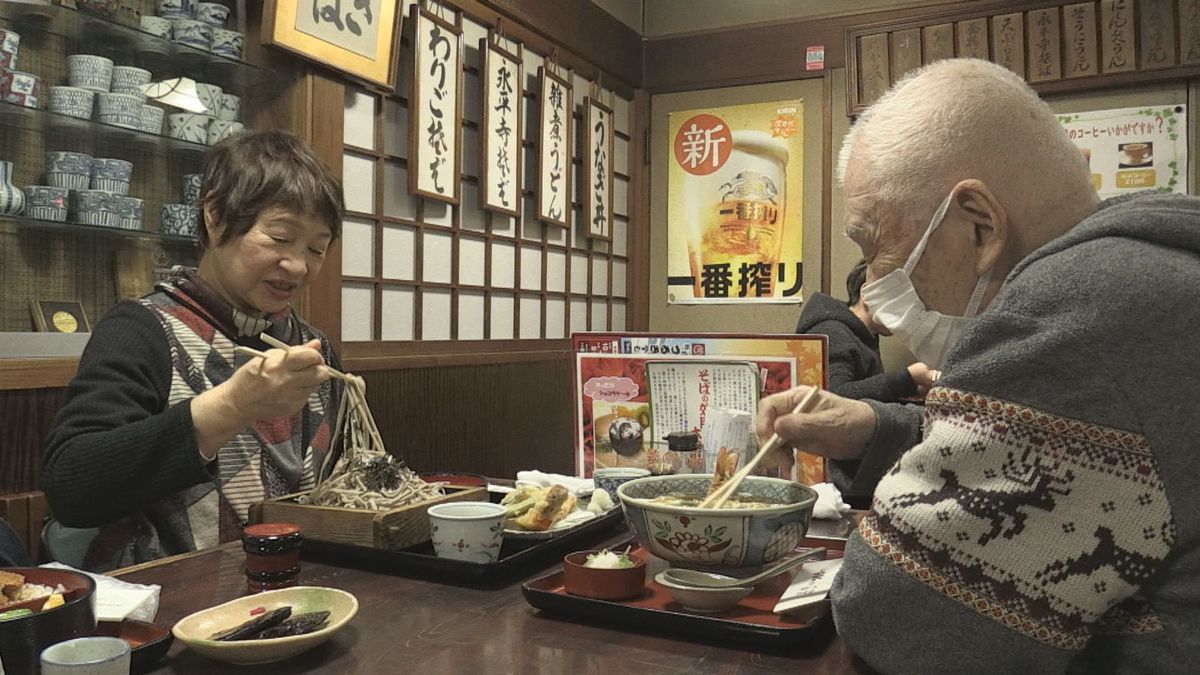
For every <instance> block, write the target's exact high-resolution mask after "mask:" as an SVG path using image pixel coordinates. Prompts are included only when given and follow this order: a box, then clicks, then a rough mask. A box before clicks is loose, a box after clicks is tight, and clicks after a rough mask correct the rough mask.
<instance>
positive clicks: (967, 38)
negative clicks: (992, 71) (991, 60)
mask: <svg viewBox="0 0 1200 675" xmlns="http://www.w3.org/2000/svg"><path fill="white" fill-rule="evenodd" d="M955 29H956V35H955V39H956V41H957V46H958V51H957V52H956V53H957V54H958V55H959V56H962V57H964V58H971V59H983V60H984V61H986V60H988V44H989V42H988V20H987V17H980V18H978V19H968V20H966V21H959V22H958V24H957V25H956V26H955Z"/></svg>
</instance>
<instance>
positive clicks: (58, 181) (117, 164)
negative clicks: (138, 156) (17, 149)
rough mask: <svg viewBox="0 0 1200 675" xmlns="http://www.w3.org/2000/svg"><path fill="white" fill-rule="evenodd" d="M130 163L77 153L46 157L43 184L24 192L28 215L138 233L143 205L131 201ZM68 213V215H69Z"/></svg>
mask: <svg viewBox="0 0 1200 675" xmlns="http://www.w3.org/2000/svg"><path fill="white" fill-rule="evenodd" d="M132 176H133V163H132V162H128V161H125V160H123V159H110V158H107V157H91V156H90V155H85V154H83V153H79V152H48V153H46V182H47V183H49V185H32V186H30V187H28V188H26V189H25V193H26V197H27V199H28V204H27V207H26V208H27V213H28V215H29V216H30V217H33V218H40V219H42V220H57V221H63V220H66V219H67V216H68V215H70V216H71V217H72V218H73V219H74V220H75V221H76V222H79V223H82V224H84V225H97V226H100V227H120V228H125V229H129V230H138V229H141V227H142V213H143V210H144V208H145V204H144V203H143V201H142V200H141V199H138V198H136V197H130V196H128V194H129V183H130V179H131V178H132ZM68 209H69V211H70V213H69V214H68Z"/></svg>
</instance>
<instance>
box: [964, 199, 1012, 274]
mask: <svg viewBox="0 0 1200 675" xmlns="http://www.w3.org/2000/svg"><path fill="white" fill-rule="evenodd" d="M951 202H952V205H953V206H954V207H955V208H957V209H958V211H959V216H960V217H961V218H965V219H966V220H968V221H969V222H970V223H971V225H972V234H971V241H972V244H973V247H974V249H975V274H976V275H978V276H983V274H984V273H986V272H987V271H988V270H990V269H992V268H994V267H996V265H997V264H998V263H999V262H1000V257H1001V256H1002V255H1003V254H1004V250H1005V248H1006V247H1007V245H1008V240H1009V237H1010V236H1011V235H1012V227H1011V226H1012V224H1011V223H1010V222H1009V220H1008V212H1007V211H1005V210H1004V207H1003V206H1002V205H1001V204H1000V201H999V200H997V199H996V195H995V194H993V193H992V191H991V189H989V188H988V186H987V184H986V183H984V182H983V181H981V180H977V179H974V178H968V179H967V180H963V181H959V183H958V184H957V185H955V186H954V197H953V198H952V200H951Z"/></svg>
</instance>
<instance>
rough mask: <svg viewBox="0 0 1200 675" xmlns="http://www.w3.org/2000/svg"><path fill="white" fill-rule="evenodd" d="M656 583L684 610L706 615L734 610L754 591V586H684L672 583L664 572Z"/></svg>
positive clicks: (657, 577) (660, 573)
mask: <svg viewBox="0 0 1200 675" xmlns="http://www.w3.org/2000/svg"><path fill="white" fill-rule="evenodd" d="M654 581H655V582H657V583H658V585H659V586H662V587H663V588H665V589H667V592H668V593H670V594H671V598H673V599H674V600H675V602H677V603H679V605H680V606H682V607H683V608H684V609H688V610H691V611H693V612H703V613H706V614H716V613H718V612H724V611H726V610H729V609H733V607H734V606H735V605H737V604H738V603H739V602H741V601H742V598H744V597H746V596H747V595H750V593H751V592H752V591H753V590H754V588H753V587H752V586H732V587H730V588H698V587H696V586H683V585H680V584H677V583H674V582H673V581H670V580H669V579H667V578H666V575H665V574H664V573H662V572H659V573H658V575H657V576H655V577H654Z"/></svg>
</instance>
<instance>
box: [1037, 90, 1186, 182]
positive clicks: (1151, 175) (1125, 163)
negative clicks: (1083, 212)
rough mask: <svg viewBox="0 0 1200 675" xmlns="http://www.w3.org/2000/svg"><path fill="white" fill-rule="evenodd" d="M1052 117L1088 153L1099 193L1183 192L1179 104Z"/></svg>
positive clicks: (1182, 114) (1181, 112) (1183, 127)
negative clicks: (1055, 118)
mask: <svg viewBox="0 0 1200 675" xmlns="http://www.w3.org/2000/svg"><path fill="white" fill-rule="evenodd" d="M1058 121H1059V122H1060V123H1061V124H1062V125H1063V128H1064V129H1066V132H1067V136H1068V137H1069V138H1070V139H1071V140H1072V141H1074V142H1075V145H1077V146H1079V148H1080V150H1081V151H1082V152H1083V154H1084V156H1085V157H1087V158H1088V163H1089V165H1090V166H1091V169H1092V183H1093V184H1094V185H1095V186H1096V190H1097V191H1098V192H1099V193H1100V196H1101V197H1102V198H1108V197H1115V196H1117V195H1121V194H1126V193H1129V192H1137V191H1139V190H1159V191H1161V192H1177V193H1179V194H1186V193H1187V180H1186V179H1187V171H1188V167H1187V133H1186V130H1187V119H1186V109H1185V106H1183V105H1165V106H1153V107H1147V108H1119V109H1115V110H1095V111H1091V112H1083V113H1071V114H1063V115H1059V116H1058Z"/></svg>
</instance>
